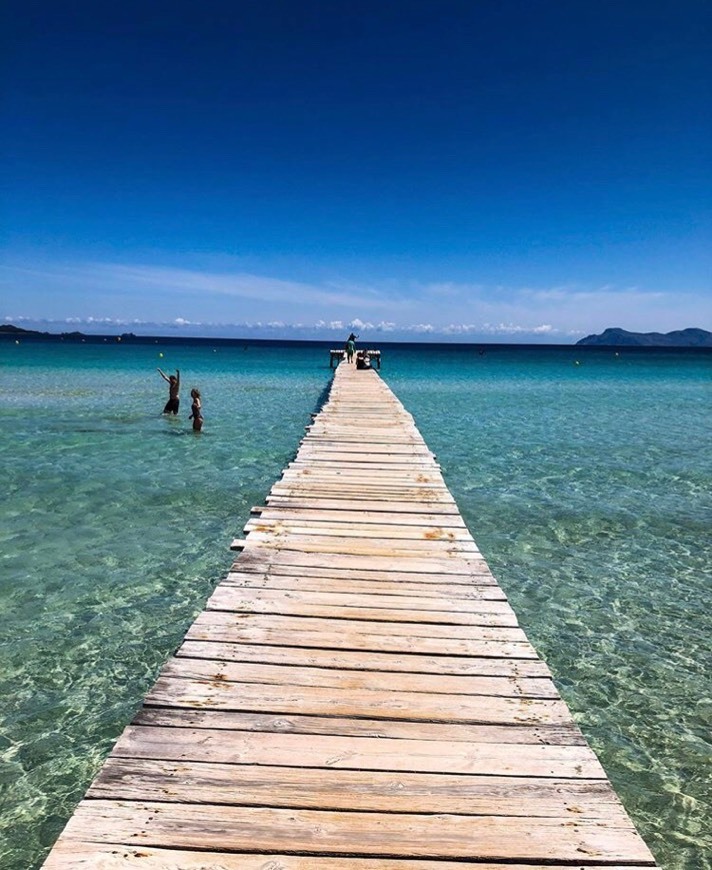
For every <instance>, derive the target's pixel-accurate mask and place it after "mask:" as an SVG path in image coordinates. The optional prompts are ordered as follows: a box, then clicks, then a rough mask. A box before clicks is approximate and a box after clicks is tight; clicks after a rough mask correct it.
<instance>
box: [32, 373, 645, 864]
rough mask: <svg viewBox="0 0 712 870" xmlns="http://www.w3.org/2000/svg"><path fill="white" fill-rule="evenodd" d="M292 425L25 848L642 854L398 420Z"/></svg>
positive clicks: (356, 399) (488, 859) (102, 853)
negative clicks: (57, 825)
mask: <svg viewBox="0 0 712 870" xmlns="http://www.w3.org/2000/svg"><path fill="white" fill-rule="evenodd" d="M354 420H358V431H356V430H355V428H354V425H353V421H354ZM306 432H307V434H306V436H305V438H304V439H303V441H302V443H301V446H300V449H299V452H298V454H297V456H296V457H295V459H294V460H293V461H292V462H290V463H289V465H288V467H287V468H285V469H284V472H283V474H282V477H281V479H280V480H279V481H278V482H277V483H275V485H274V486H273V488H272V490H271V492H270V494H269V495H268V496H267V498H266V505H265V507H263V508H256V509H254V511H253V514H254V515H253V516H252V517H251V518H250V520H249V521H248V522H247V524H246V526H245V534H246V537H245V538H244V539H237V540H235V541H234V542H233V546H234V548H235V549H237V550H240V551H241V552H240V555H239V556H238V557H237V558H236V560H235V563H234V565H233V567H232V569H231V570H230V571H229V572H228V575H227V577H226V578H225V580H224V581H223V582H222V583H221V584H220V585H219V586H218V587H217V588H216V589H215V591H214V593H213V594H212V596H211V597H210V600H209V601H208V603H207V605H206V608H205V610H204V611H203V612H202V613H201V614H200V615H199V616H198V618H197V619H196V620H195V622H194V623H193V625H192V626H191V627H190V629H189V630H188V632H187V634H186V637H185V640H184V642H183V643H182V645H181V646H180V648H179V649H178V650H177V652H176V655H175V656H174V657H172V658H171V659H170V660H169V661H168V662H167V663H166V665H165V666H164V668H163V669H162V671H161V674H160V675H159V677H158V679H157V680H156V682H155V684H154V686H153V687H152V689H151V690H150V691H149V692H148V693H147V695H146V698H145V699H144V705H143V707H142V708H141V710H139V712H138V713H137V715H136V717H135V719H134V721H133V723H132V724H131V725H129V726H128V727H127V728H126V729H125V730H124V732H123V734H122V735H121V737H120V738H119V740H118V741H117V743H116V745H115V746H114V749H113V751H112V753H111V755H110V756H109V758H108V759H107V761H106V763H105V764H104V766H103V767H102V769H101V770H100V772H99V774H98V776H97V777H96V779H95V781H94V783H93V784H92V785H91V786H90V788H89V790H88V792H87V795H86V797H85V798H84V800H83V801H82V802H81V803H80V804H79V806H78V807H77V810H76V812H75V813H74V815H73V817H72V818H71V819H70V821H69V823H68V824H67V827H66V828H65V831H64V832H63V834H62V835H61V837H60V838H59V840H58V841H57V843H56V845H55V847H54V849H53V850H52V852H51V853H50V856H49V857H48V859H47V862H46V864H45V866H46V867H47V868H49V870H66V868H91V870H95V868H105V870H120V868H123V870H128V868H135V867H144V868H147V870H159V868H161V870H168V868H172V870H179V868H180V870H219V868H222V870H235V868H241V870H456V868H457V870H463V868H477V870H544V867H546V868H547V870H563V868H564V867H566V868H568V870H571V868H574V867H576V868H580V870H593V867H596V868H601V867H606V868H609V870H632V867H633V866H635V867H642V866H647V867H652V866H654V860H653V858H652V856H651V854H650V852H649V851H648V849H647V847H646V846H645V844H644V843H643V841H642V840H641V838H640V837H639V836H638V834H637V833H636V831H635V829H634V827H633V825H632V823H631V821H630V819H629V818H628V816H627V814H626V812H625V810H624V809H623V807H622V806H621V804H620V802H619V800H618V798H617V797H616V795H615V793H614V792H613V789H612V787H611V786H610V784H609V783H608V781H607V779H606V777H605V772H604V771H603V769H602V767H601V765H600V763H599V761H598V759H597V758H596V756H595V755H594V753H593V752H592V750H591V749H590V747H589V746H588V745H587V743H586V741H585V740H584V738H583V736H582V734H581V732H580V731H579V729H578V728H577V726H576V725H575V723H574V722H573V720H572V718H571V715H570V713H569V711H568V709H567V707H566V705H565V704H564V702H563V701H562V700H561V698H560V697H559V694H558V691H557V689H556V686H555V685H554V682H553V680H552V679H551V674H550V673H549V670H548V668H547V666H546V664H545V663H544V662H542V661H541V660H540V659H539V658H538V656H537V655H536V652H535V651H534V649H533V647H532V646H531V644H530V643H529V642H528V640H527V638H526V636H525V634H524V632H523V631H522V629H521V628H520V627H519V626H518V624H517V619H516V616H515V614H514V612H513V610H512V609H511V607H510V605H509V603H508V602H507V600H506V596H505V595H504V593H503V591H502V590H501V589H500V587H499V586H498V585H497V583H496V581H495V579H494V577H493V576H492V574H491V572H490V570H489V568H488V566H487V564H486V562H485V560H484V559H483V557H482V555H481V554H480V552H479V550H478V549H477V545H476V544H475V542H474V540H473V539H472V537H471V535H470V533H469V531H468V530H467V528H466V527H465V524H464V522H463V520H462V518H461V517H460V515H459V512H458V509H457V506H456V504H455V502H454V500H453V498H452V496H451V494H450V492H449V491H448V489H447V487H446V485H445V482H444V480H443V478H442V475H441V473H440V470H439V467H438V465H437V461H436V457H435V456H434V455H433V453H432V452H431V451H430V450H429V449H428V447H427V445H426V444H425V442H424V441H423V439H422V437H421V436H420V433H419V432H418V430H417V428H416V426H415V423H414V421H413V418H412V416H411V415H410V414H408V413H407V411H405V409H404V408H403V407H402V405H401V404H400V402H399V401H398V400H397V398H396V397H395V396H394V395H393V394H392V393H391V391H390V390H389V389H388V388H387V387H386V385H385V384H384V383H383V381H382V380H381V379H380V377H378V375H377V374H376V373H375V372H374V371H357V370H356V368H355V366H349V365H348V364H346V363H342V364H340V365H339V367H338V368H337V370H336V374H335V376H334V382H333V385H332V389H331V394H330V397H329V401H328V402H327V404H326V405H325V406H324V408H323V409H322V411H321V412H320V413H319V414H318V415H317V416H316V417H315V419H314V420H313V422H312V424H311V425H309V426H307V427H306ZM362 432H368V439H364V438H363V437H361V435H360V433H362Z"/></svg>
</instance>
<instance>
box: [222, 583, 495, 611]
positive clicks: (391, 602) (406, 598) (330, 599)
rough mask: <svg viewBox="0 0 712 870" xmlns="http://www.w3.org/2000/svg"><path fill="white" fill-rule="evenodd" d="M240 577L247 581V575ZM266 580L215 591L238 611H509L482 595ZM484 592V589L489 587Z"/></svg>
mask: <svg viewBox="0 0 712 870" xmlns="http://www.w3.org/2000/svg"><path fill="white" fill-rule="evenodd" d="M243 576H247V577H248V578H249V577H250V576H251V575H243ZM252 576H254V575H252ZM270 579H271V581H272V582H270V584H269V586H268V587H260V588H257V589H246V588H244V587H243V586H239V585H237V584H236V583H234V582H233V583H226V582H225V581H223V583H221V584H220V586H218V587H217V589H216V592H218V591H219V592H220V594H221V595H223V596H224V597H225V598H226V599H228V601H230V600H231V599H234V600H235V601H236V602H237V603H239V604H240V606H241V607H244V605H245V604H247V603H249V602H252V601H264V602H267V603H269V604H272V603H274V602H276V601H280V600H284V601H286V602H287V603H292V604H299V603H304V604H310V605H319V606H324V607H339V608H349V609H347V610H344V611H343V612H342V614H341V615H342V616H344V615H349V614H351V610H350V608H368V609H385V610H387V611H392V610H405V611H407V612H410V611H420V610H423V611H435V612H437V611H445V612H448V611H453V612H454V613H455V614H457V615H463V614H467V613H484V612H490V613H505V612H507V613H508V612H509V611H510V606H509V603H508V602H507V601H505V600H504V599H502V598H484V597H483V596H482V595H479V596H477V597H474V596H470V597H467V598H453V597H448V598H444V597H436V596H432V595H431V596H420V595H413V594H411V595H405V594H403V595H388V594H386V593H385V592H384V593H382V594H380V595H373V594H368V595H364V594H362V593H361V592H334V591H332V590H333V585H332V587H331V590H328V589H327V590H320V591H318V592H315V591H310V590H309V589H305V588H304V585H303V582H304V581H302V580H301V578H297V579H296V580H295V582H294V585H293V586H292V587H291V588H280V587H279V586H278V585H276V584H277V583H281V582H284V581H282V580H281V578H280V577H279V575H277V576H273V577H271V578H270ZM287 579H289V578H287ZM484 588H485V589H488V588H489V587H484ZM211 601H212V599H211V600H210V601H209V602H208V606H210V604H211ZM218 609H221V610H225V609H228V608H225V607H220V608H218ZM229 609H232V608H229ZM351 615H353V614H351ZM358 618H361V617H358ZM394 621H397V620H394ZM445 621H448V620H445Z"/></svg>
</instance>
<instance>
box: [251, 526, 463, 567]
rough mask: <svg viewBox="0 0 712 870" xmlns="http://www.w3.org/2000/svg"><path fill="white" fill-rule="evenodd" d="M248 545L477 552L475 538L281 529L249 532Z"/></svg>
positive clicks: (423, 553) (411, 554)
mask: <svg viewBox="0 0 712 870" xmlns="http://www.w3.org/2000/svg"><path fill="white" fill-rule="evenodd" d="M245 543H246V546H247V547H253V546H254V547H279V548H280V549H283V550H299V551H300V552H302V553H341V554H344V555H353V556H371V555H374V556H385V557H388V558H396V559H404V560H407V559H414V558H416V557H419V558H421V559H427V558H434V559H437V558H440V559H443V558H445V559H447V558H450V559H453V558H457V557H458V556H461V555H463V554H465V555H471V556H478V555H479V552H480V551H479V550H478V549H477V545H476V544H475V543H474V541H450V540H441V539H439V538H436V539H433V540H416V539H398V538H386V537H366V536H357V535H354V536H339V535H319V534H299V535H293V534H291V533H289V532H288V531H284V532H279V533H270V532H256V531H253V532H250V534H249V535H248V536H247V539H246V542H245Z"/></svg>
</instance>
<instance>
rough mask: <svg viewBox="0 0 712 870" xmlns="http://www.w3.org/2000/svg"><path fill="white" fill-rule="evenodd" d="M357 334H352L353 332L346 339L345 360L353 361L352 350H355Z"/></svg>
mask: <svg viewBox="0 0 712 870" xmlns="http://www.w3.org/2000/svg"><path fill="white" fill-rule="evenodd" d="M357 338H358V335H354V334H353V332H352V333H351V334H350V335H349V337H348V338H347V339H346V362H353V361H354V351H355V350H356V339H357Z"/></svg>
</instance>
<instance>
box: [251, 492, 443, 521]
mask: <svg viewBox="0 0 712 870" xmlns="http://www.w3.org/2000/svg"><path fill="white" fill-rule="evenodd" d="M265 502H266V503H267V505H268V506H269V507H274V508H279V507H288V508H292V509H301V508H302V507H304V508H307V509H312V508H316V509H318V510H330V511H342V510H343V511H370V512H373V513H378V514H383V513H388V514H390V515H394V516H395V515H398V514H409V513H412V514H420V513H424V512H427V513H429V514H436V515H438V516H440V515H443V516H448V517H456V516H458V515H459V511H458V509H457V506H456V504H455V502H454V501H453V500H451V499H444V498H443V499H439V500H433V501H422V502H413V501H407V500H406V501H402V500H399V499H395V498H393V499H390V500H385V499H378V500H374V499H369V497H368V496H367V495H366V494H364V493H363V492H360V493H358V495H356V496H353V497H352V498H351V499H350V500H349V499H345V498H341V497H339V496H338V495H337V496H331V497H329V496H319V495H316V494H309V493H305V492H295V493H293V494H291V495H289V494H287V495H278V494H277V493H276V492H275V490H274V489H272V490H271V491H270V493H269V494H268V495H267V497H266V498H265Z"/></svg>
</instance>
